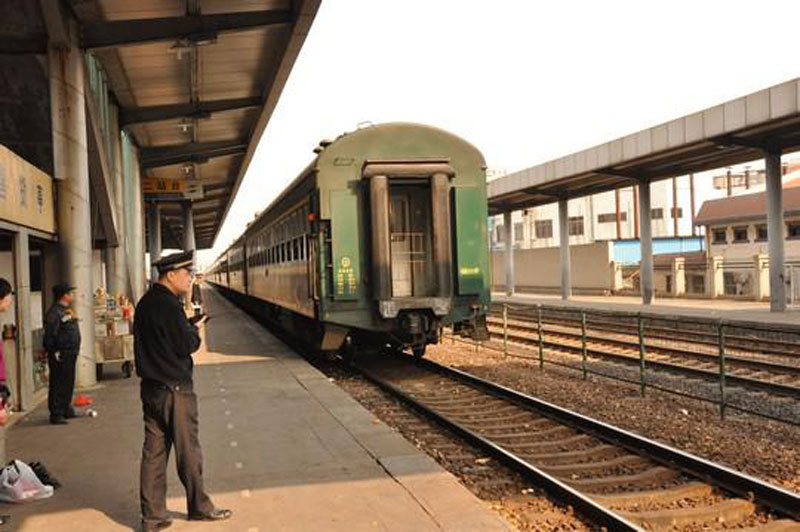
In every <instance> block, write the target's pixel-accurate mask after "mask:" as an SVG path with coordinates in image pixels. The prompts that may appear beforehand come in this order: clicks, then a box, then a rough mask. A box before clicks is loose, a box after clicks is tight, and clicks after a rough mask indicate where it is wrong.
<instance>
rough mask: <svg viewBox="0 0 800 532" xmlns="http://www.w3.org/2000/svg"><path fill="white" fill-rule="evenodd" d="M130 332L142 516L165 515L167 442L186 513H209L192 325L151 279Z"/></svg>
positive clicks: (172, 298)
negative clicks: (140, 423) (136, 381)
mask: <svg viewBox="0 0 800 532" xmlns="http://www.w3.org/2000/svg"><path fill="white" fill-rule="evenodd" d="M133 334H134V350H135V354H136V371H137V373H138V374H139V376H140V377H141V378H142V383H141V398H142V409H143V411H144V430H145V439H144V447H143V449H142V465H141V487H140V498H141V507H142V508H141V510H142V518H143V519H144V521H146V522H148V521H149V522H157V521H162V520H165V519H167V508H166V495H167V476H166V475H167V462H168V460H169V453H170V449H171V448H172V446H173V445H174V446H175V458H176V463H177V467H178V476H179V477H180V479H181V482H182V483H183V486H184V487H185V488H186V499H187V507H188V513H189V516H193V515H207V514H211V513H212V512H214V505H213V504H212V502H211V499H210V498H209V497H208V495H207V494H206V492H205V488H204V487H203V457H202V453H201V450H200V441H199V439H198V419H197V418H198V412H197V396H196V395H195V394H194V391H193V388H192V386H193V385H192V367H193V362H192V357H191V355H192V353H193V352H194V351H196V350H197V349H198V348H199V347H200V336H199V334H198V332H197V328H196V327H195V326H194V325H192V324H191V323H189V320H187V319H186V314H185V313H184V310H183V306H182V305H181V302H180V300H179V299H178V297H177V296H176V295H175V294H173V293H172V292H171V291H170V290H169V289H168V288H167V287H165V286H163V285H161V284H158V283H156V284H154V285H153V286H152V287H151V288H150V290H148V292H147V293H146V294H145V295H144V297H142V299H141V300H140V301H139V304H138V305H137V306H136V313H135V315H134V322H133Z"/></svg>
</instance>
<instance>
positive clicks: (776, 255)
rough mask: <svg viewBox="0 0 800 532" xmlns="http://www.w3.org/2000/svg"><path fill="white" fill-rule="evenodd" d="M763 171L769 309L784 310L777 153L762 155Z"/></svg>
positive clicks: (781, 207) (766, 152)
mask: <svg viewBox="0 0 800 532" xmlns="http://www.w3.org/2000/svg"><path fill="white" fill-rule="evenodd" d="M764 163H765V166H766V170H767V241H768V247H769V309H770V310H771V311H772V312H783V311H784V310H786V279H785V273H784V268H785V266H784V260H785V256H784V241H783V239H784V236H783V179H782V175H781V154H780V152H773V151H765V152H764Z"/></svg>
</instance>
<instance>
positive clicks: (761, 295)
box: [753, 253, 769, 301]
mask: <svg viewBox="0 0 800 532" xmlns="http://www.w3.org/2000/svg"><path fill="white" fill-rule="evenodd" d="M768 297H769V256H768V255H764V254H763V253H759V254H757V255H753V299H755V300H756V301H762V300H764V299H767V298H768Z"/></svg>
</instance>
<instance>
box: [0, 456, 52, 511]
mask: <svg viewBox="0 0 800 532" xmlns="http://www.w3.org/2000/svg"><path fill="white" fill-rule="evenodd" d="M52 495H53V486H48V485H46V484H42V481H41V480H39V477H37V476H36V473H34V472H33V469H31V468H30V466H29V465H28V464H26V463H25V462H20V461H19V460H14V461H13V462H12V463H10V464H9V465H7V466H6V467H4V468H3V470H2V471H0V501H4V502H28V501H35V500H39V499H46V498H48V497H52Z"/></svg>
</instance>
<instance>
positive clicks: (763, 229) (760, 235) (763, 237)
mask: <svg viewBox="0 0 800 532" xmlns="http://www.w3.org/2000/svg"><path fill="white" fill-rule="evenodd" d="M766 241H767V226H766V225H764V224H761V225H757V226H756V242H766Z"/></svg>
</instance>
